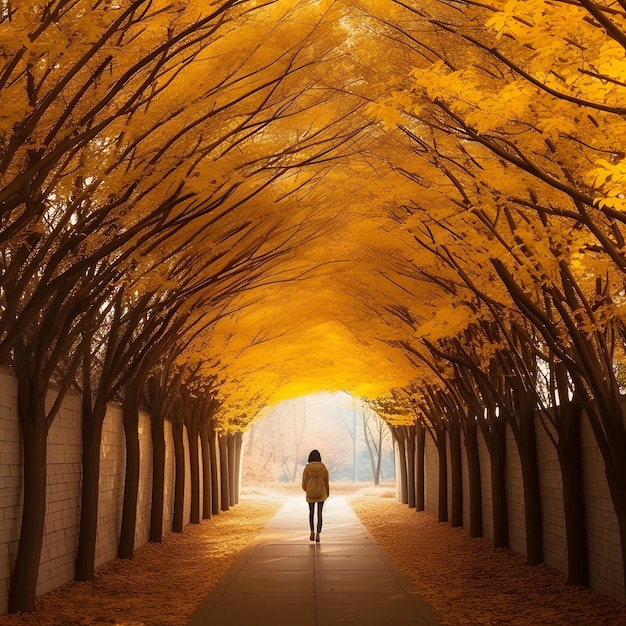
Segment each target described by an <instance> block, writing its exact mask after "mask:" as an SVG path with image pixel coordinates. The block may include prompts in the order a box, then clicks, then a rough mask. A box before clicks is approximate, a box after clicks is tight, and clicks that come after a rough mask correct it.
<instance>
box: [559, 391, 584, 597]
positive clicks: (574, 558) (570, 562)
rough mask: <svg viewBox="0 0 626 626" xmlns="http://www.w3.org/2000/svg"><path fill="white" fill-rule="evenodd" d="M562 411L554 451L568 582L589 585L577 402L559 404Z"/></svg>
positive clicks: (579, 417)
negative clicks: (558, 480)
mask: <svg viewBox="0 0 626 626" xmlns="http://www.w3.org/2000/svg"><path fill="white" fill-rule="evenodd" d="M559 410H560V411H565V413H564V414H563V415H562V417H561V419H560V422H561V424H560V426H561V428H560V429H559V431H560V435H561V436H560V440H559V442H558V447H557V452H558V455H559V463H560V466H561V477H562V481H563V506H564V510H565V534H566V540H567V582H568V583H569V584H570V585H582V586H584V587H588V586H589V548H588V544H587V541H588V540H587V524H586V520H585V494H584V491H583V476H582V459H581V455H580V450H581V443H582V437H581V430H580V423H581V414H582V407H581V406H580V404H575V403H567V409H566V405H564V404H562V405H561V407H560V408H559Z"/></svg>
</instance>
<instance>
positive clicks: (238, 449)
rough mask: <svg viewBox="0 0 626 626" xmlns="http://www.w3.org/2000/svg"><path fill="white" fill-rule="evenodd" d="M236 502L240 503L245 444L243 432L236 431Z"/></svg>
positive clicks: (234, 477) (234, 475)
mask: <svg viewBox="0 0 626 626" xmlns="http://www.w3.org/2000/svg"><path fill="white" fill-rule="evenodd" d="M234 440H235V441H234V446H233V448H234V473H233V483H234V487H235V488H234V492H233V493H234V498H235V499H234V501H233V502H234V504H239V490H240V487H241V448H242V444H243V433H242V432H236V433H235V435H234Z"/></svg>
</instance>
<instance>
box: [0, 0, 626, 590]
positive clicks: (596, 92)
mask: <svg viewBox="0 0 626 626" xmlns="http://www.w3.org/2000/svg"><path fill="white" fill-rule="evenodd" d="M625 20H626V7H625V6H624V3H622V2H608V1H605V2H603V1H598V2H593V1H580V2H569V1H568V2H560V1H558V0H554V1H551V2H550V1H540V0H537V1H534V0H532V1H525V2H521V1H515V0H508V1H507V2H499V1H489V2H482V3H473V2H465V1H460V0H459V1H453V2H437V1H435V0H429V1H425V2H400V1H397V2H392V1H390V0H362V1H359V0H354V1H349V0H345V1H339V0H336V1H332V0H331V1H326V0H324V1H297V0H279V1H278V2H268V3H265V2H258V1H250V2H240V1H234V0H228V1H226V2H222V3H220V2H216V3H213V4H211V3H208V2H204V1H202V2H196V1H194V0H192V1H191V2H173V3H172V2H162V1H161V0H156V1H153V2H148V1H147V0H134V1H128V2H104V3H87V2H84V1H82V0H58V1H56V2H51V3H48V4H41V3H39V2H37V1H32V0H20V1H19V2H13V1H12V0H0V42H1V43H0V45H1V49H2V58H1V60H0V175H1V176H2V188H1V189H0V207H1V208H0V210H1V213H0V220H1V225H2V229H1V232H0V245H1V246H2V257H1V261H2V274H1V278H0V280H1V283H0V288H1V291H0V296H1V302H0V359H1V360H2V363H3V364H7V365H9V366H11V367H12V368H13V370H14V372H15V375H16V377H17V378H18V381H19V385H20V394H19V402H20V406H19V411H20V420H21V423H22V425H23V431H24V437H25V450H26V452H25V459H24V461H25V466H28V464H29V463H32V464H34V466H36V465H37V463H41V462H42V461H43V462H45V443H44V445H43V448H42V441H43V442H45V433H46V432H47V429H48V428H49V426H50V424H51V423H52V421H53V420H54V417H55V415H56V411H57V409H58V406H56V405H55V406H53V407H52V408H50V407H48V406H45V404H44V402H43V398H44V396H45V390H46V389H48V388H49V387H51V386H55V388H58V389H59V390H60V392H61V393H60V394H59V397H62V395H63V394H64V393H65V392H67V391H68V390H69V389H76V390H78V391H79V392H81V393H82V394H83V396H84V397H86V398H91V399H92V400H91V402H86V403H85V405H84V407H83V409H84V416H83V419H84V421H85V424H86V426H85V427H84V430H83V433H84V436H85V440H86V443H85V444H84V445H85V446H87V447H86V448H85V452H86V455H87V454H88V452H89V449H88V446H89V445H90V444H89V442H90V441H91V445H93V446H97V445H98V441H99V435H100V431H101V427H102V419H103V413H102V411H103V407H106V404H107V402H110V401H113V400H119V399H120V398H122V399H123V401H124V404H125V405H129V406H144V407H148V408H149V409H150V411H151V412H152V413H153V414H154V415H158V416H159V419H161V420H163V419H178V418H175V417H173V416H175V415H180V413H181V407H183V411H182V412H183V413H186V414H187V415H195V416H196V417H195V418H193V419H194V420H195V422H194V423H195V424H196V426H195V427H196V428H197V429H201V426H202V424H203V423H204V422H206V420H207V419H208V420H210V421H211V423H212V424H213V425H214V426H215V427H216V429H217V430H218V431H219V432H220V433H222V434H225V435H228V434H232V433H235V432H241V431H243V430H245V429H246V428H247V426H248V425H249V424H250V422H251V420H253V419H254V417H255V416H256V415H257V414H258V413H259V411H260V410H261V409H262V408H263V407H264V406H267V405H268V404H272V403H276V402H278V401H280V400H283V399H286V398H290V397H296V396H299V395H303V394H307V393H312V392H316V391H322V390H324V391H335V390H345V391H347V392H349V393H352V394H354V395H356V396H360V397H363V398H367V399H368V400H369V401H371V403H372V406H375V407H376V408H377V409H378V410H379V411H380V413H381V415H383V416H384V417H385V419H387V420H388V422H389V423H390V424H393V425H395V426H397V427H399V428H400V427H407V428H415V427H418V428H421V427H427V428H429V429H433V431H434V432H436V433H439V435H441V433H444V435H441V436H445V432H448V433H449V435H448V436H450V437H453V436H454V433H455V432H457V431H456V430H455V429H457V428H458V429H462V430H463V432H464V433H465V436H466V437H471V436H472V432H474V431H475V429H476V427H477V426H476V424H479V425H480V428H481V429H482V430H483V432H484V433H485V436H486V437H487V438H490V437H491V438H492V439H493V441H494V446H495V445H496V444H495V442H496V440H497V437H498V432H499V426H498V424H499V423H500V422H501V421H503V420H505V421H506V422H507V424H509V426H510V427H511V428H512V429H513V430H514V433H515V437H516V442H517V444H518V446H519V448H520V454H521V455H522V457H523V458H526V457H524V454H525V451H528V445H529V441H530V440H531V439H532V433H529V432H528V428H529V427H528V422H527V416H528V414H529V411H530V412H531V413H532V412H539V413H540V414H541V415H542V416H543V418H544V422H545V426H546V428H547V429H548V430H549V432H550V434H551V436H552V437H553V440H554V444H555V445H556V446H557V447H559V449H566V450H568V451H569V450H571V449H572V447H575V442H576V439H575V436H572V435H571V433H570V430H571V429H570V425H571V424H572V423H576V422H575V419H576V417H575V416H576V415H577V413H576V407H578V406H579V405H580V406H584V408H585V410H586V413H587V415H588V417H589V420H590V423H591V425H592V428H593V432H594V436H595V438H596V440H597V444H598V447H599V449H600V450H601V453H602V456H603V459H604V462H605V466H606V474H607V479H608V482H609V486H610V490H611V497H612V499H613V503H614V505H615V508H616V511H617V512H618V517H619V522H620V528H621V532H622V545H623V546H626V483H624V481H623V478H622V477H623V476H626V465H625V464H626V455H624V454H623V450H624V449H626V431H625V429H624V424H623V420H622V419H621V408H620V404H619V401H620V394H621V380H622V373H623V363H624V339H625V337H626V335H625V333H624V312H623V311H624V269H625V268H626V258H625V255H624V232H625V219H624V209H625V208H626V199H625V196H624V193H625V186H626V156H625V152H624V136H626V123H625V114H626V56H625V47H626V28H625V24H626V22H625ZM188 419H189V420H191V418H188ZM203 420H204V422H203ZM192 421H193V420H192ZM187 426H188V427H189V424H187ZM574 430H575V429H574ZM572 437H574V438H572ZM94 449H97V448H92V449H91V453H93V450H94ZM530 454H531V457H532V451H531V452H530ZM85 458H87V456H85ZM567 458H568V457H567V454H565V455H564V459H565V460H564V463H565V465H564V466H563V471H564V475H566V476H569V474H568V472H569V471H570V469H569V466H567V462H568V461H567ZM524 462H526V461H524ZM529 463H530V466H532V458H530V460H529ZM44 464H45V463H44ZM85 472H86V473H88V470H87V468H86V469H85ZM93 472H96V474H97V468H93V469H92V474H90V476H92V478H91V480H93ZM574 479H575V478H574ZM38 480H40V478H39V479H38V478H37V476H34V475H32V476H31V475H29V474H28V472H27V471H26V470H25V485H26V487H25V488H26V489H27V490H28V489H34V490H35V492H34V493H35V495H34V496H33V498H32V501H33V502H35V501H37V497H38V496H37V495H36V494H37V493H38V492H37V489H38V488H40V485H39V487H38V486H37V485H38V483H37V481H38ZM529 480H530V479H529ZM85 482H87V481H85ZM96 484H97V483H96ZM85 497H87V496H85ZM27 500H28V499H27ZM30 515H32V516H33V519H34V518H37V519H39V520H40V522H41V523H43V522H42V521H41V520H42V518H41V514H40V512H38V510H28V507H26V508H25V516H30ZM81 524H82V522H81ZM85 524H86V525H88V522H85ZM81 532H82V526H81ZM94 532H95V531H94ZM85 534H86V536H87V535H89V532H87V531H85ZM94 536H95V535H94ZM93 540H94V539H93V537H92V539H90V540H86V544H85V545H84V546H82V548H79V554H80V552H81V549H82V550H84V551H86V552H87V553H89V552H90V551H93V545H92V543H93ZM90 542H91V543H90ZM539 558H540V555H539ZM35 560H36V559H35ZM79 560H80V559H79ZM88 569H89V568H87V570H88ZM85 575H89V571H87V572H86V573H85ZM16 577H17V578H18V579H19V578H25V579H28V578H29V577H30V578H31V579H32V572H30V573H29V572H22V571H21V570H20V569H19V568H18V571H17V573H16ZM583 582H584V581H583ZM16 602H18V600H17V599H16Z"/></svg>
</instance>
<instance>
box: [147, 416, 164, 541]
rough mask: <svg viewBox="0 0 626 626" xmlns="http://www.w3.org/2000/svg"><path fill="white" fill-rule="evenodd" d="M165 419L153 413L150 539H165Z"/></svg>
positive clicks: (151, 430)
mask: <svg viewBox="0 0 626 626" xmlns="http://www.w3.org/2000/svg"><path fill="white" fill-rule="evenodd" d="M163 427H164V420H163V417H161V416H159V415H152V419H151V429H150V432H151V438H152V504H151V507H150V541H151V542H153V543H161V541H162V540H163V509H164V499H165V432H164V428H163Z"/></svg>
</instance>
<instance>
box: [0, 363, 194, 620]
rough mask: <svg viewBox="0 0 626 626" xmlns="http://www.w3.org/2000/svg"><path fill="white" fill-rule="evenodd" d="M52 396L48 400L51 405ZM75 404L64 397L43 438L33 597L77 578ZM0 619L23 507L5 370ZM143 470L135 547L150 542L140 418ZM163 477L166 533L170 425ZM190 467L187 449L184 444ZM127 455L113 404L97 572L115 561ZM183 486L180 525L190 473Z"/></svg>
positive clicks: (144, 425) (0, 436)
mask: <svg viewBox="0 0 626 626" xmlns="http://www.w3.org/2000/svg"><path fill="white" fill-rule="evenodd" d="M53 397H54V396H53V394H50V396H49V398H48V402H49V403H51V402H52V400H53ZM80 410H81V409H80V398H79V397H78V396H77V395H73V394H69V395H68V396H67V397H66V398H65V400H64V402H63V405H62V407H61V410H60V412H59V415H58V416H57V418H56V419H55V421H54V423H53V424H52V426H51V428H50V432H49V435H48V477H47V485H48V487H47V503H46V524H45V531H44V533H45V534H44V540H43V548H42V557H41V565H40V569H39V580H38V584H37V595H40V594H43V593H45V592H47V591H50V590H51V589H54V588H56V587H58V586H60V585H62V584H64V583H66V582H68V581H71V580H73V578H74V560H75V558H76V547H77V542H78V524H79V513H80V508H79V506H80V488H81V474H82V464H81V456H82V447H81V425H80V424H81V422H80ZM0 441H1V442H2V444H1V446H0V615H1V614H3V613H5V612H6V611H7V608H8V593H9V585H10V577H11V570H12V567H13V564H14V562H15V554H16V552H17V545H18V540H19V533H20V523H21V513H22V507H21V501H22V487H21V485H22V469H21V468H22V453H21V442H20V430H19V423H18V419H17V384H16V381H15V378H14V377H13V376H12V375H11V373H10V371H9V370H7V369H1V368H0ZM139 441H140V454H141V467H140V477H139V499H138V511H137V528H136V531H135V546H136V547H139V546H141V545H143V544H144V543H146V542H147V541H148V534H149V528H150V501H151V489H152V445H151V439H150V420H149V418H148V416H147V415H145V414H142V415H140V425H139ZM165 441H166V472H165V510H164V526H163V528H164V532H170V531H171V529H172V515H173V511H172V509H173V500H174V450H173V449H174V446H173V439H172V432H171V426H170V424H169V422H166V424H165ZM184 441H185V446H186V455H187V467H189V446H188V444H187V438H186V437H185V438H184ZM125 458H126V449H125V442H124V428H123V421H122V411H121V409H120V407H117V406H113V405H112V406H110V407H109V410H108V411H107V415H106V418H105V421H104V425H103V435H102V447H101V452H100V500H99V510H98V513H99V523H98V530H97V544H96V566H98V565H102V564H103V563H105V562H107V561H109V560H111V559H114V558H115V557H116V556H117V550H118V541H119V531H120V527H121V513H122V503H123V497H124V473H125ZM186 474H187V475H186V484H185V494H186V495H185V513H184V520H185V523H189V519H190V512H191V490H190V488H189V485H190V474H189V470H187V473H186Z"/></svg>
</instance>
